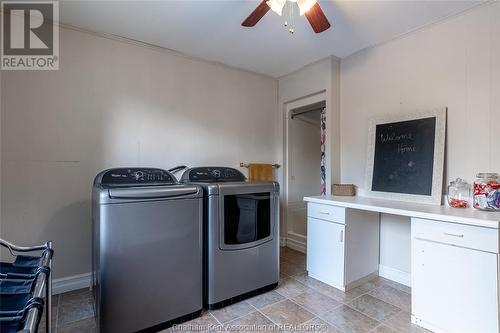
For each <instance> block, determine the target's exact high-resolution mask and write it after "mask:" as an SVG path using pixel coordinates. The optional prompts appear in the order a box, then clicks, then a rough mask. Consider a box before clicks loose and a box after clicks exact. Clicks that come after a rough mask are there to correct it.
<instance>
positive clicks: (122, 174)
mask: <svg viewBox="0 0 500 333" xmlns="http://www.w3.org/2000/svg"><path fill="white" fill-rule="evenodd" d="M176 184H178V182H177V179H176V178H175V177H174V175H172V174H171V173H170V172H168V171H167V170H163V169H157V168H115V169H109V170H105V171H103V172H101V173H99V174H98V175H97V176H96V178H95V180H94V185H97V186H100V187H103V188H121V187H144V186H166V185H176Z"/></svg>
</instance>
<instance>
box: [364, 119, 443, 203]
mask: <svg viewBox="0 0 500 333" xmlns="http://www.w3.org/2000/svg"><path fill="white" fill-rule="evenodd" d="M398 118H401V119H398ZM444 119H445V115H444V111H440V112H431V113H425V114H420V115H411V116H403V117H391V118H389V120H388V119H387V118H386V119H385V120H384V119H374V120H372V123H371V126H370V136H371V137H370V142H369V144H370V146H369V163H370V164H371V165H370V167H369V168H368V173H367V177H370V179H368V183H369V187H368V189H369V193H370V194H371V195H375V194H376V196H381V197H388V198H391V199H400V200H406V201H420V202H426V203H439V204H441V191H442V177H443V176H442V173H443V161H444V137H445V136H444V131H445V129H444V126H445V121H444Z"/></svg>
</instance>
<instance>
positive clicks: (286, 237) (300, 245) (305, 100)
mask: <svg viewBox="0 0 500 333" xmlns="http://www.w3.org/2000/svg"><path fill="white" fill-rule="evenodd" d="M322 101H325V103H326V109H325V110H326V124H327V127H326V141H327V142H329V141H330V138H329V127H328V108H329V105H328V101H329V100H328V98H327V94H326V90H321V91H319V92H316V93H313V94H310V95H307V96H304V97H301V98H298V99H294V100H292V101H289V102H285V103H283V151H282V153H283V163H282V165H283V174H282V177H283V179H282V182H281V183H282V184H283V191H282V193H283V210H282V214H283V225H282V230H283V233H282V234H281V237H282V239H281V245H282V246H286V245H288V246H289V247H291V248H294V249H296V250H298V251H301V252H305V250H306V242H307V237H306V236H305V235H299V234H294V233H293V232H292V233H290V232H289V230H288V220H289V219H288V213H289V212H288V207H289V194H288V190H289V188H290V178H289V177H290V161H289V158H290V153H289V151H290V145H289V139H290V121H291V111H292V110H294V109H296V108H299V107H303V106H307V105H310V104H314V103H317V102H322ZM319 142H320V138H319V137H318V151H319ZM328 146H329V145H328V144H327V145H326V148H327V149H326V152H325V154H326V165H325V168H326V182H327V187H326V194H330V188H329V187H330V186H328V184H330V183H331V170H330V165H331V163H330V161H331V156H330V154H329V150H328ZM319 168H320V166H319V165H318V178H319V177H320V174H319ZM319 190H320V189H319V188H318V193H319ZM290 236H292V237H290ZM294 238H296V239H294Z"/></svg>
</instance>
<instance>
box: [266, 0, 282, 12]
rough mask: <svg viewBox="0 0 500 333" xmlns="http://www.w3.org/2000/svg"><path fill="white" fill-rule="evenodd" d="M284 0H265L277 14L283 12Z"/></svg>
mask: <svg viewBox="0 0 500 333" xmlns="http://www.w3.org/2000/svg"><path fill="white" fill-rule="evenodd" d="M285 2H286V0H268V1H266V3H267V5H268V6H269V8H271V10H272V11H273V12H275V13H276V14H278V15H279V16H281V15H282V13H283V7H284V6H285Z"/></svg>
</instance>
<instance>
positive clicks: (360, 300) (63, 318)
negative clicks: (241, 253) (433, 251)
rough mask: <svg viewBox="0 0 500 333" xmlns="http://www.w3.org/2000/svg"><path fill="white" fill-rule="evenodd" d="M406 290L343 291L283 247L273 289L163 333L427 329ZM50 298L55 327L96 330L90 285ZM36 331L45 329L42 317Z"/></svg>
mask: <svg viewBox="0 0 500 333" xmlns="http://www.w3.org/2000/svg"><path fill="white" fill-rule="evenodd" d="M410 292H411V290H410V288H408V287H406V286H403V285H400V284H398V283H395V282H392V281H389V280H386V279H383V278H376V279H374V280H372V281H370V282H368V283H366V284H364V285H362V286H360V287H357V288H355V289H353V290H351V291H348V292H347V293H344V292H342V291H340V290H338V289H335V288H333V287H330V286H329V285H326V284H324V283H322V282H320V281H318V280H315V279H313V278H310V277H308V276H307V273H306V271H305V255H304V254H302V253H300V252H297V251H294V250H291V249H289V248H282V249H281V278H280V283H279V286H278V287H277V288H276V289H275V290H272V291H270V292H267V293H265V294H262V295H259V296H256V297H254V298H251V299H248V300H245V301H242V302H239V303H236V304H233V305H231V306H228V307H225V308H223V309H220V310H215V311H207V312H204V313H203V315H202V316H201V317H199V318H197V319H194V320H192V321H190V322H188V323H184V324H183V325H184V327H182V328H181V327H178V328H177V329H169V330H165V331H162V333H165V332H168V333H174V332H176V331H188V332H214V331H218V330H220V328H221V327H223V328H224V329H226V330H231V331H245V332H251V331H256V330H258V328H260V327H258V326H257V325H262V327H264V326H265V327H266V328H267V330H270V329H274V330H278V331H280V332H289V331H297V330H299V331H311V330H316V331H322V332H326V333H328V332H332V333H339V332H343V333H363V332H374V333H395V332H400V333H425V332H428V331H426V330H424V329H422V328H419V327H417V326H415V325H412V324H411V323H410V314H409V312H410V306H411V296H410ZM53 303H54V304H53V327H54V330H55V331H56V332H58V333H66V332H76V333H78V332H95V322H94V317H93V308H92V301H91V294H90V292H89V291H88V290H77V291H73V292H69V293H65V294H61V295H58V296H54V302H53ZM280 325H281V326H280ZM292 325H296V326H292ZM252 326H253V327H252ZM39 332H44V323H43V322H42V324H41V327H40V330H39Z"/></svg>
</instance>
